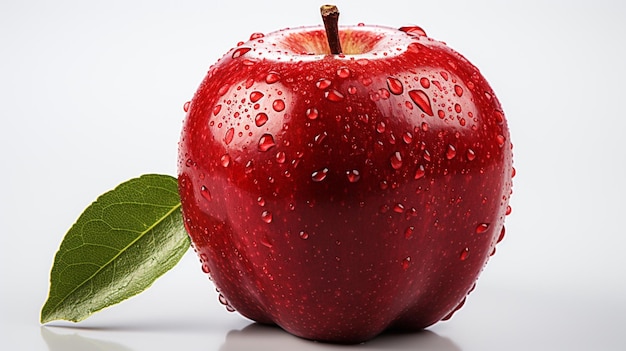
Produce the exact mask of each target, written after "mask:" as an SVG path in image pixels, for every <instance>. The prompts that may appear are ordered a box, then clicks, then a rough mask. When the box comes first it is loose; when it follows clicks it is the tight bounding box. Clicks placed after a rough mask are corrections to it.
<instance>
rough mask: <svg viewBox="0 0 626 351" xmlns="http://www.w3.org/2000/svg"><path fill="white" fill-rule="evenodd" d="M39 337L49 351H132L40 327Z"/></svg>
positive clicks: (105, 342)
mask: <svg viewBox="0 0 626 351" xmlns="http://www.w3.org/2000/svg"><path fill="white" fill-rule="evenodd" d="M41 336H42V337H43V339H44V340H45V342H46V345H48V350H49V351H100V350H103V351H104V350H106V351H132V349H130V348H128V347H126V346H122V345H120V344H117V343H114V342H111V341H103V340H98V339H92V338H87V337H84V336H81V335H78V334H76V333H72V334H60V333H55V332H53V331H52V330H51V328H48V327H46V326H42V327H41Z"/></svg>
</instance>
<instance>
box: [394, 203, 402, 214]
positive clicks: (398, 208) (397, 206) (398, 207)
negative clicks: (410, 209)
mask: <svg viewBox="0 0 626 351" xmlns="http://www.w3.org/2000/svg"><path fill="white" fill-rule="evenodd" d="M393 212H395V213H403V212H404V205H403V204H400V203H398V204H395V205H394V206H393Z"/></svg>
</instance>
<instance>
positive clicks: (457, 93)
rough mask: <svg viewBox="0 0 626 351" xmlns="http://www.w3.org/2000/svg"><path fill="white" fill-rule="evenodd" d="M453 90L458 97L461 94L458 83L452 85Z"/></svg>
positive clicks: (461, 89) (461, 90)
mask: <svg viewBox="0 0 626 351" xmlns="http://www.w3.org/2000/svg"><path fill="white" fill-rule="evenodd" d="M454 92H455V93H456V95H457V96H458V97H461V96H463V88H461V87H460V86H459V85H455V86H454Z"/></svg>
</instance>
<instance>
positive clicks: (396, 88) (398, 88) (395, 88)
mask: <svg viewBox="0 0 626 351" xmlns="http://www.w3.org/2000/svg"><path fill="white" fill-rule="evenodd" d="M387 87H389V91H390V92H391V93H392V94H394V95H400V94H402V92H403V91H404V87H403V86H402V82H400V80H399V79H397V78H393V77H389V78H387Z"/></svg>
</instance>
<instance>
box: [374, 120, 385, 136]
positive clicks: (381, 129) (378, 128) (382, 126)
mask: <svg viewBox="0 0 626 351" xmlns="http://www.w3.org/2000/svg"><path fill="white" fill-rule="evenodd" d="M385 129H386V125H385V122H383V121H380V122H378V123H377V124H376V131H377V132H378V133H380V134H382V133H384V132H385Z"/></svg>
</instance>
